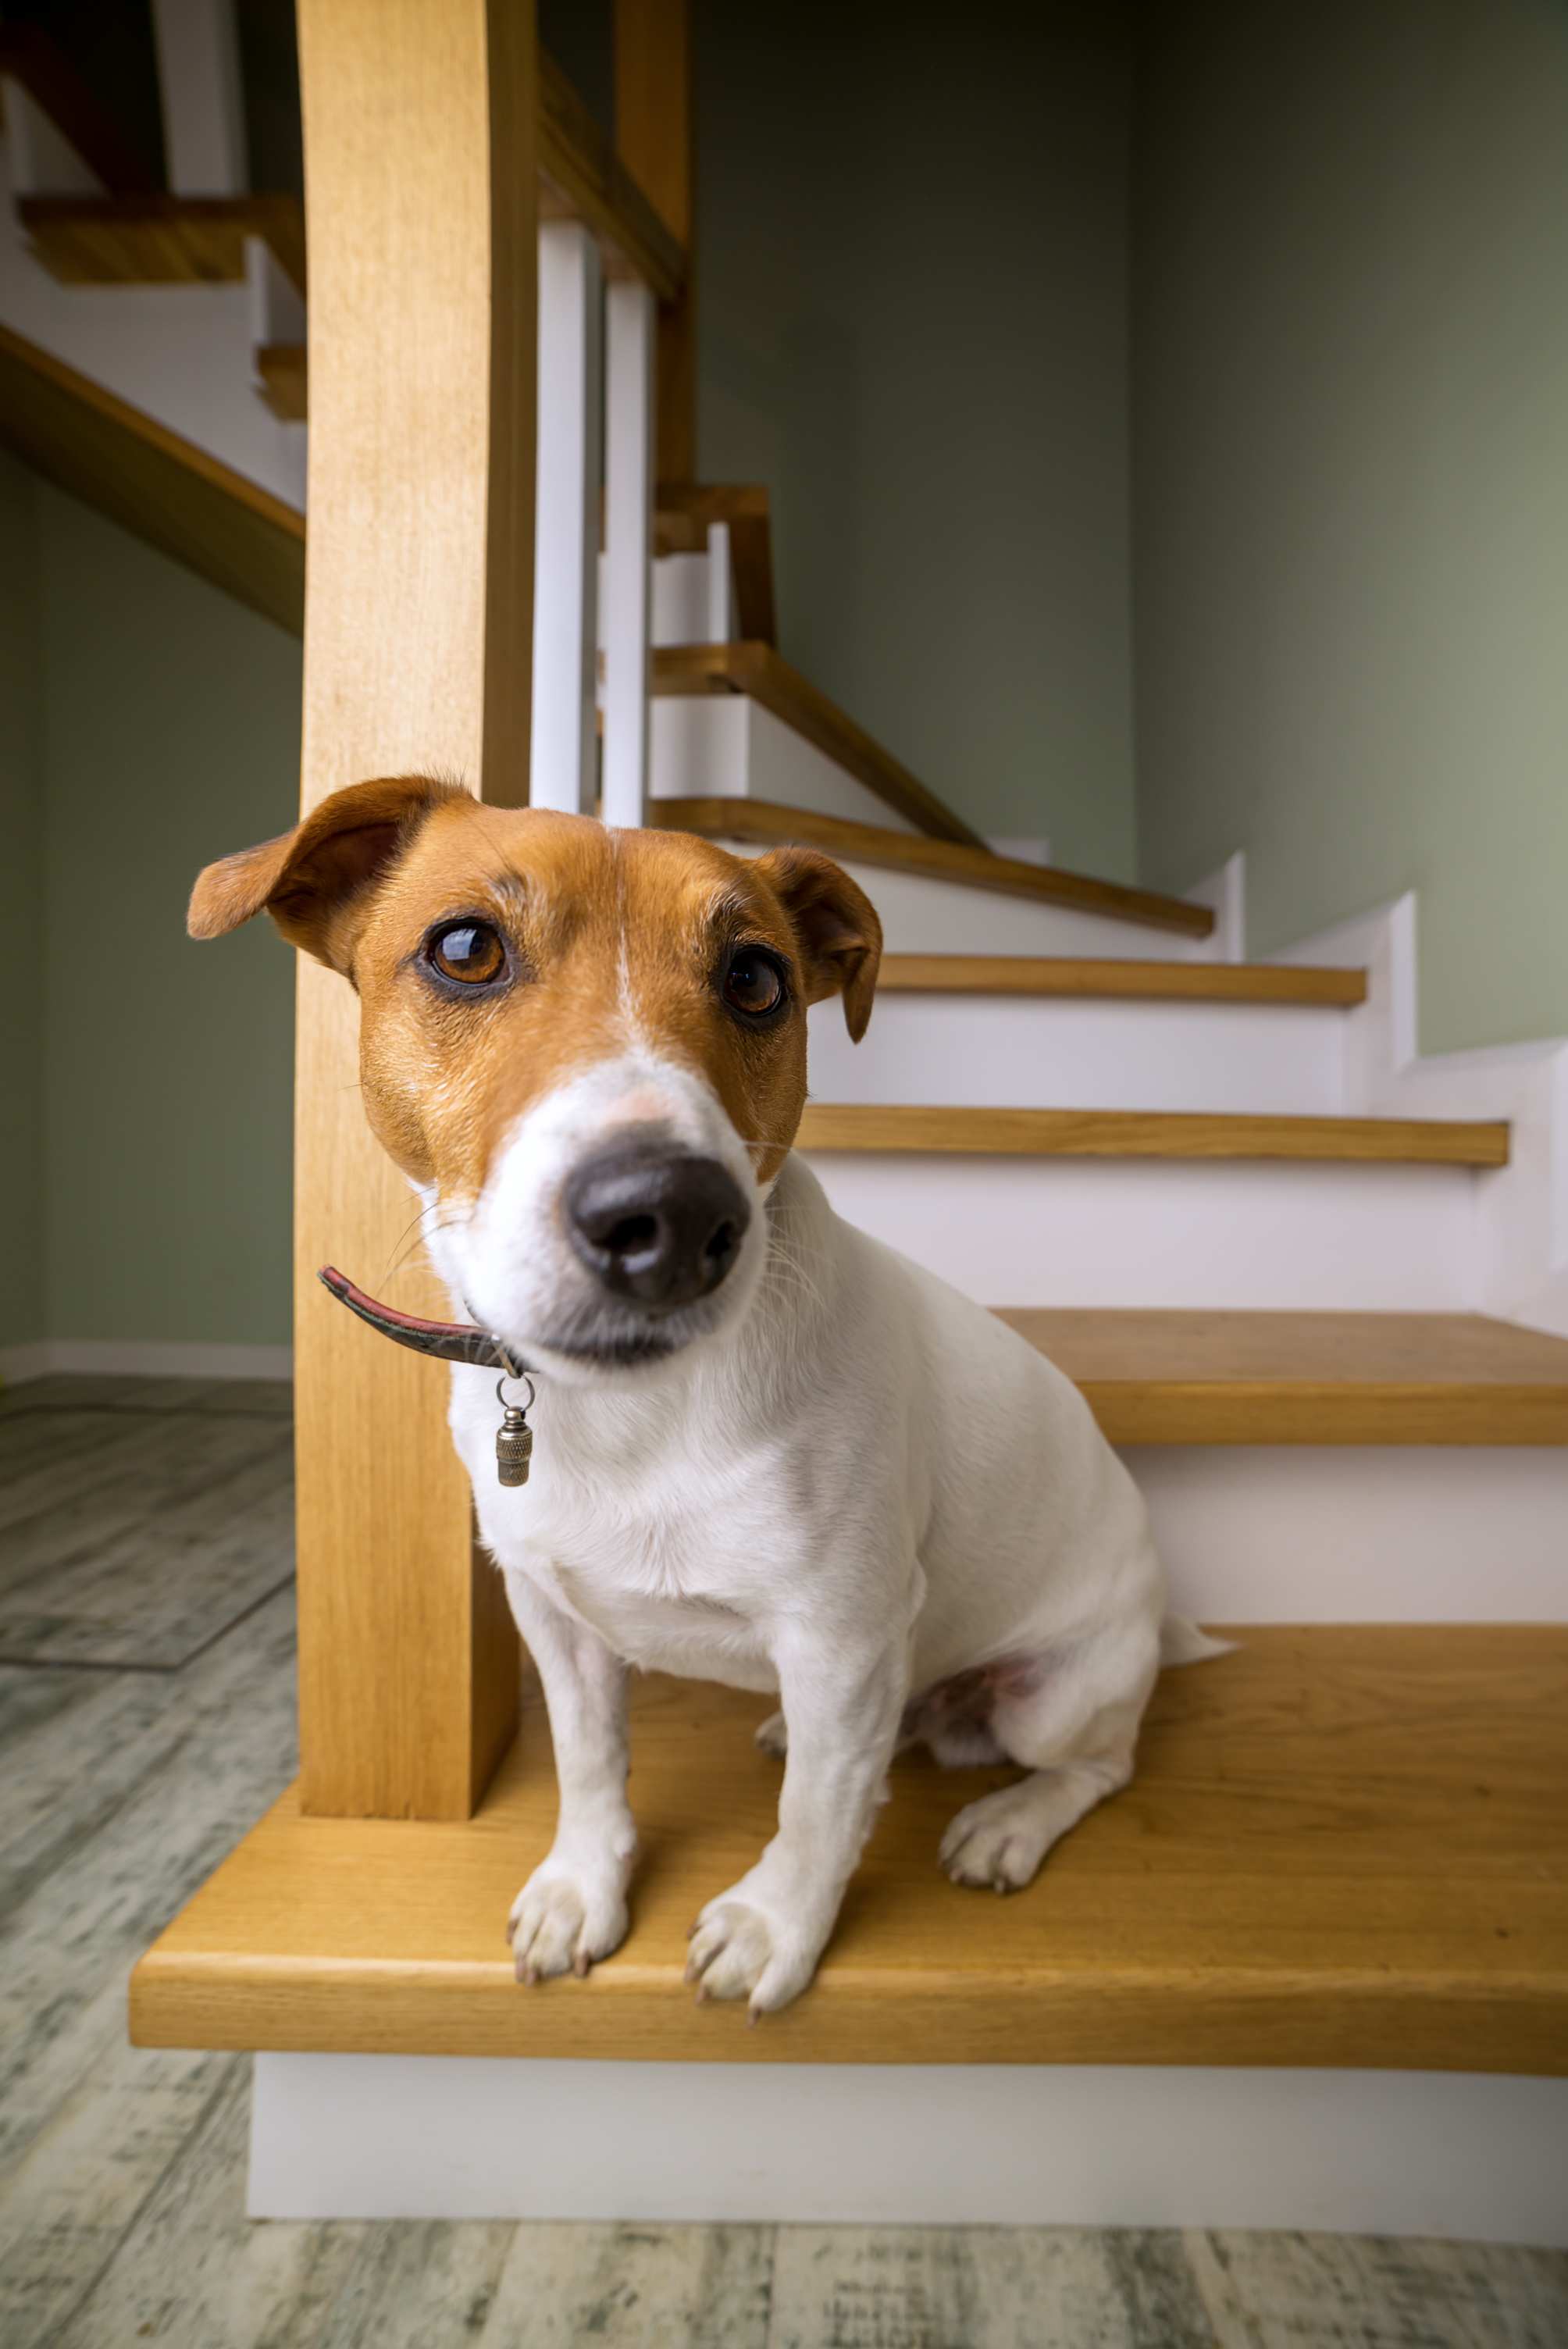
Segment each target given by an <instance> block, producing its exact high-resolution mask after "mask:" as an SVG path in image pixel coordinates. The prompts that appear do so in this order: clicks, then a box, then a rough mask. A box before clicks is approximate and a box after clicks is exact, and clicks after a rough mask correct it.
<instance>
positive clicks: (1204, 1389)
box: [1076, 1379, 1568, 1449]
mask: <svg viewBox="0 0 1568 2349" xmlns="http://www.w3.org/2000/svg"><path fill="white" fill-rule="evenodd" d="M1076 1383H1077V1384H1078V1389H1079V1392H1081V1393H1082V1394H1083V1396H1084V1398H1085V1400H1086V1401H1087V1402H1088V1406H1089V1408H1090V1410H1091V1411H1092V1412H1093V1413H1094V1415H1095V1417H1096V1419H1097V1420H1098V1421H1099V1425H1100V1428H1101V1430H1102V1432H1103V1433H1104V1434H1105V1436H1106V1438H1107V1440H1108V1441H1109V1443H1111V1444H1178V1445H1181V1446H1188V1445H1197V1446H1202V1445H1208V1444H1392V1445H1413V1444H1437V1445H1440V1446H1442V1447H1443V1448H1445V1449H1449V1448H1451V1447H1453V1446H1454V1445H1465V1444H1471V1445H1473V1444H1485V1445H1490V1446H1493V1447H1495V1446H1500V1445H1501V1446H1508V1445H1515V1444H1516V1445H1520V1446H1522V1447H1541V1446H1554V1445H1562V1444H1568V1385H1564V1386H1562V1387H1555V1388H1554V1387H1540V1386H1494V1385H1490V1384H1487V1383H1485V1382H1472V1383H1469V1384H1467V1383H1465V1382H1463V1381H1452V1382H1448V1381H1415V1380H1412V1381H1397V1380H1384V1381H1379V1380H1360V1379H1269V1380H1257V1381H1240V1380H1228V1379H1226V1380H1212V1381H1206V1380H1202V1379H1190V1380H1181V1379H1081V1380H1078V1381H1076Z"/></svg>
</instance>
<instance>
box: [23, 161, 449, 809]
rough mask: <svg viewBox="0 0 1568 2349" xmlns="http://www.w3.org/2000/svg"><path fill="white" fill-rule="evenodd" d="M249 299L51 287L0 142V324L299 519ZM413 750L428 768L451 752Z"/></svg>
mask: <svg viewBox="0 0 1568 2349" xmlns="http://www.w3.org/2000/svg"><path fill="white" fill-rule="evenodd" d="M251 303H252V297H251V290H250V288H249V287H248V286H247V285H58V284H57V282H56V281H55V279H54V278H53V277H51V276H50V274H49V273H48V271H47V270H46V268H45V267H44V264H43V263H42V262H41V261H39V259H38V258H37V256H36V254H35V253H34V252H33V250H32V248H31V246H30V244H29V243H28V241H27V239H26V236H25V235H24V233H23V231H22V227H21V223H20V222H19V221H18V220H17V218H16V212H15V204H14V202H13V201H12V188H11V181H10V175H9V162H8V160H7V156H6V149H5V140H0V325H4V326H9V327H10V328H11V330H12V332H13V333H14V334H17V335H22V336H26V339H27V340H28V341H29V342H33V343H36V344H37V345H38V346H39V347H40V348H42V349H44V350H46V351H48V352H50V353H51V354H52V355H53V356H54V357H56V358H58V359H63V360H64V361H65V363H66V365H67V367H75V368H77V370H78V371H79V372H80V373H81V374H83V375H85V376H90V377H91V378H92V379H93V381H94V382H95V383H100V384H103V385H104V386H105V387H106V388H108V390H110V391H112V392H113V393H115V394H116V396H117V397H118V398H120V399H124V400H129V402H130V404H131V406H132V407H133V408H139V409H144V410H145V411H146V413H147V414H148V415H149V416H151V417H154V418H156V419H157V420H158V422H159V423H160V424H166V425H167V426H168V427H169V428H170V430H171V431H174V432H178V433H180V434H181V435H182V437H183V438H184V439H186V440H193V441H195V443H196V445H197V447H198V448H200V449H205V450H207V451H208V452H209V454H210V455H211V456H214V457H216V458H218V459H219V460H221V461H222V463H223V464H225V465H232V467H233V468H234V470H235V471H236V472H240V473H243V474H244V475H245V476H246V478H247V479H248V480H250V481H255V482H257V483H259V485H260V486H261V487H262V488H263V489H264V490H270V491H271V492H272V493H273V496H274V497H278V498H282V499H283V501H284V503H285V504H286V505H291V506H293V507H294V508H295V509H296V511H298V512H304V491H305V428H304V425H303V424H283V423H280V422H279V421H278V419H277V418H276V417H275V416H273V415H272V414H271V413H270V412H269V410H268V409H266V408H264V407H263V404H262V402H261V400H260V399H258V398H257V397H256V394H255V392H254V390H253V388H252V381H253V378H252V361H251ZM418 756H419V757H421V758H425V759H428V760H430V761H435V762H437V763H438V762H439V761H442V760H443V759H449V758H450V756H451V746H450V743H449V742H446V743H442V742H440V741H438V740H433V741H432V742H431V743H430V744H429V745H428V748H426V747H425V746H420V748H419V750H418Z"/></svg>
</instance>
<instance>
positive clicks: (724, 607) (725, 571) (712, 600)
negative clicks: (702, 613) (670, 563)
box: [707, 522, 735, 645]
mask: <svg viewBox="0 0 1568 2349" xmlns="http://www.w3.org/2000/svg"><path fill="white" fill-rule="evenodd" d="M730 579H731V572H730V562H729V524H728V523H727V522H712V523H709V524H708V526H707V642H708V643H709V644H710V645H727V644H728V643H729V642H730V640H731V638H732V637H733V636H734V634H735V620H734V602H733V597H732V595H731V592H730Z"/></svg>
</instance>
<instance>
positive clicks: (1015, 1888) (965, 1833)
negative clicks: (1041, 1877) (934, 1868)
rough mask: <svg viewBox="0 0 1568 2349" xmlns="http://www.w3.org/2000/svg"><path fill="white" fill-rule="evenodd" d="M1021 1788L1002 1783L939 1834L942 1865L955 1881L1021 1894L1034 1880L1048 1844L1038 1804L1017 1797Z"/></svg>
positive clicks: (1044, 1824)
mask: <svg viewBox="0 0 1568 2349" xmlns="http://www.w3.org/2000/svg"><path fill="white" fill-rule="evenodd" d="M1022 1792H1023V1789H1021V1788H1019V1787H1016V1786H1004V1787H1003V1788H1002V1790H1001V1791H1000V1793H998V1794H995V1795H985V1797H984V1798H983V1799H982V1800H981V1801H980V1802H978V1803H970V1804H968V1805H967V1806H965V1809H963V1810H962V1811H960V1812H959V1814H958V1816H957V1817H956V1818H955V1819H954V1821H953V1822H952V1824H951V1826H949V1827H948V1830H947V1833H946V1834H945V1835H944V1837H943V1838H942V1849H941V1854H940V1860H939V1864H940V1866H941V1867H942V1868H944V1870H945V1871H946V1873H947V1874H948V1875H949V1876H950V1877H951V1878H953V1881H954V1884H974V1885H980V1886H983V1887H985V1889H988V1890H990V1891H993V1892H1021V1891H1022V1889H1023V1888H1024V1886H1025V1885H1026V1884H1029V1883H1032V1882H1033V1880H1034V1878H1035V1876H1036V1874H1037V1871H1038V1868H1039V1865H1040V1862H1041V1860H1042V1859H1044V1857H1045V1856H1046V1853H1047V1850H1048V1848H1049V1847H1050V1842H1051V1837H1050V1834H1049V1830H1048V1827H1047V1824H1046V1822H1045V1821H1043V1820H1041V1819H1039V1818H1038V1817H1037V1816H1035V1815H1034V1814H1035V1812H1036V1811H1037V1806H1034V1805H1031V1804H1029V1803H1027V1802H1021V1801H1019V1800H1018V1799H1017V1797H1018V1796H1019V1795H1020V1794H1021V1793H1022Z"/></svg>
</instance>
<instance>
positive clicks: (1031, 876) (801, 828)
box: [648, 646, 1214, 938]
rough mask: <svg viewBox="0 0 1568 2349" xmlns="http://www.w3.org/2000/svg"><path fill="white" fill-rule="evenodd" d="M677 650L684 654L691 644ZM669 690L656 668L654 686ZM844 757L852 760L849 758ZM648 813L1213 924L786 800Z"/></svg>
mask: <svg viewBox="0 0 1568 2349" xmlns="http://www.w3.org/2000/svg"><path fill="white" fill-rule="evenodd" d="M689 649H690V647H686V646H679V647H676V650H677V651H679V652H683V653H684V652H686V651H687V650H689ZM664 657H665V656H664V654H663V653H662V652H661V653H658V654H655V662H658V661H662V660H663V659H664ZM663 689H664V688H661V686H660V684H659V682H658V678H657V673H656V671H655V685H654V690H655V693H656V692H659V691H661V690H663ZM819 747H825V746H821V745H820V746H819ZM830 755H833V754H831V753H830ZM841 764H846V765H847V761H841ZM863 780H864V778H863V777H862V778H861V781H863ZM648 815H649V819H650V821H651V822H652V823H655V824H656V825H658V826H660V827H661V828H663V829H664V830H665V831H668V832H692V833H698V834H699V835H700V836H701V837H702V838H703V839H705V840H738V841H743V842H747V843H760V844H762V845H764V846H767V847H770V848H771V847H777V846H779V845H780V844H782V843H788V842H791V841H794V842H799V843H800V845H801V846H803V847H807V848H821V849H825V850H826V851H827V852H828V854H830V855H832V856H836V857H839V858H840V859H841V860H842V861H843V862H844V863H846V864H871V865H876V866H879V867H881V868H882V869H884V870H886V871H888V872H892V873H913V874H920V875H921V876H923V878H925V879H928V880H934V881H955V882H960V883H962V884H963V885H965V887H968V888H972V889H991V890H995V891H996V892H997V893H998V894H999V895H1003V896H1007V897H1027V898H1030V899H1032V900H1033V901H1034V902H1035V903H1036V904H1037V905H1064V906H1068V907H1070V908H1071V909H1072V911H1074V912H1075V913H1080V914H1098V915H1101V916H1105V917H1106V918H1107V919H1108V920H1110V921H1118V922H1136V923H1140V924H1142V925H1143V926H1145V927H1146V928H1150V929H1157V930H1178V931H1181V933H1183V934H1184V935H1185V936H1188V937H1194V938H1206V937H1207V936H1209V934H1210V932H1211V931H1212V928H1213V926H1214V916H1213V915H1212V913H1211V912H1210V910H1209V908H1208V906H1207V905H1188V904H1187V903H1186V901H1185V900H1184V899H1183V898H1180V897H1161V896H1157V895H1154V893H1153V892H1152V891H1150V890H1148V889H1128V888H1123V887H1122V885H1120V883H1119V882H1115V881H1096V880H1092V879H1090V878H1089V877H1088V875H1087V874H1081V873H1066V872H1063V871H1062V870H1061V869H1060V867H1059V866H1057V865H1054V864H1023V863H1021V862H1019V861H1018V860H1016V859H1015V858H1013V857H1007V856H993V855H992V854H991V852H990V850H989V849H988V848H984V847H981V848H974V847H970V846H968V845H966V844H965V843H963V842H961V841H955V840H951V839H934V838H926V839H919V838H916V837H914V836H913V835H912V834H910V833H902V832H884V831H882V829H881V827H880V826H878V825H876V824H869V823H846V822H845V821H844V820H843V818H842V817H841V816H831V815H817V814H815V813H813V812H810V811H808V810H806V809H803V808H787V807H779V806H776V805H775V804H774V803H773V802H771V801H769V800H752V799H659V800H653V801H651V802H649V806H648ZM912 821H913V819H912Z"/></svg>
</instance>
